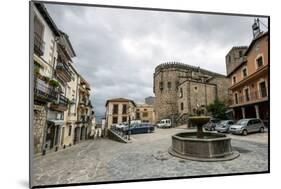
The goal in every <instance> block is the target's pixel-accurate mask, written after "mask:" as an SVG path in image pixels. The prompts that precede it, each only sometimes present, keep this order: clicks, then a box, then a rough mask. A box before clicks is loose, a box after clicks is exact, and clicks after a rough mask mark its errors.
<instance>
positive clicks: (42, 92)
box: [34, 78, 58, 102]
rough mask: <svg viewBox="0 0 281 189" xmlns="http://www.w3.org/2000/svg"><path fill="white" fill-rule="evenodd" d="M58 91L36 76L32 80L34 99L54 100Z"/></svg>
mask: <svg viewBox="0 0 281 189" xmlns="http://www.w3.org/2000/svg"><path fill="white" fill-rule="evenodd" d="M57 97H58V93H57V91H55V90H54V88H53V87H51V86H49V85H48V84H47V83H46V82H45V81H43V80H41V79H39V78H36V79H35V80H34V100H36V101H41V102H54V101H56V100H57Z"/></svg>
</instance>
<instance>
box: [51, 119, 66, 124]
mask: <svg viewBox="0 0 281 189" xmlns="http://www.w3.org/2000/svg"><path fill="white" fill-rule="evenodd" d="M47 121H48V122H51V123H53V124H54V125H60V126H61V125H63V124H64V121H63V120H56V119H52V120H47Z"/></svg>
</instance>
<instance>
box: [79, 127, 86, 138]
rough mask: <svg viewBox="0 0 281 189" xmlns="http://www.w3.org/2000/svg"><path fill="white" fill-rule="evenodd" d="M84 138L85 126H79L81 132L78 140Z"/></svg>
mask: <svg viewBox="0 0 281 189" xmlns="http://www.w3.org/2000/svg"><path fill="white" fill-rule="evenodd" d="M84 139H85V126H82V127H81V134H80V140H84Z"/></svg>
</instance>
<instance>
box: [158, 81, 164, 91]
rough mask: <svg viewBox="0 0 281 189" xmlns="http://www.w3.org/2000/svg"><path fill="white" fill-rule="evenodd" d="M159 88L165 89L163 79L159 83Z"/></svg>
mask: <svg viewBox="0 0 281 189" xmlns="http://www.w3.org/2000/svg"><path fill="white" fill-rule="evenodd" d="M159 88H160V90H163V89H164V86H163V82H162V81H161V82H160V83H159Z"/></svg>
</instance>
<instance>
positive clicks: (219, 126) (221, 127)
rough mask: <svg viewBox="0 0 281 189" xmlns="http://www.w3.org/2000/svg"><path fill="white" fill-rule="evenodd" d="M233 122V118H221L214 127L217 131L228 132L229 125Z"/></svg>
mask: <svg viewBox="0 0 281 189" xmlns="http://www.w3.org/2000/svg"><path fill="white" fill-rule="evenodd" d="M233 124H234V121H233V120H222V121H220V123H219V124H217V126H216V128H215V129H216V131H218V132H222V133H228V132H229V127H230V126H231V125H233Z"/></svg>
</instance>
